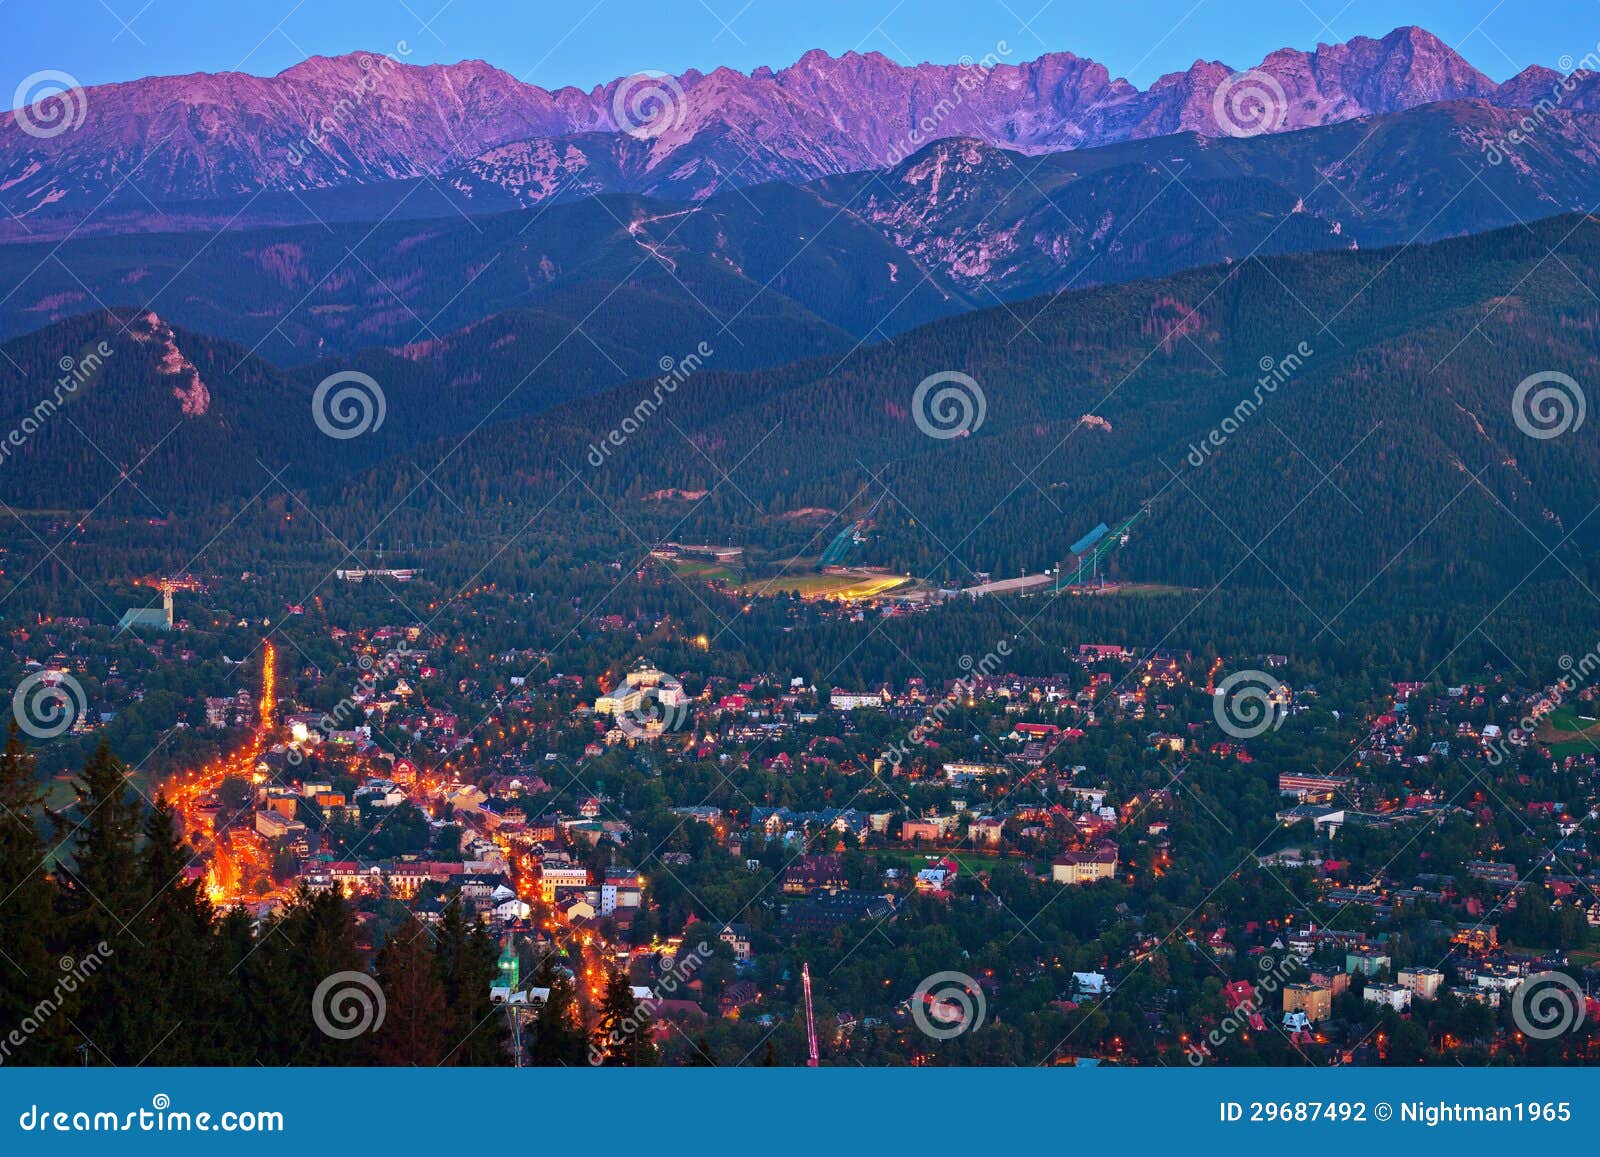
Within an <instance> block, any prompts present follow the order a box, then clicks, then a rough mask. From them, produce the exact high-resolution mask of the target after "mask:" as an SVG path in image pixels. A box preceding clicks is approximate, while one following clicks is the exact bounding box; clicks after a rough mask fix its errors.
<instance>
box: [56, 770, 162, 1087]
mask: <svg viewBox="0 0 1600 1157" xmlns="http://www.w3.org/2000/svg"><path fill="white" fill-rule="evenodd" d="M76 795H77V804H76V806H75V808H74V809H73V812H72V813H71V815H70V817H69V816H54V817H53V819H54V820H55V822H56V824H57V825H58V826H63V825H70V827H69V832H68V840H69V841H70V844H71V850H72V856H71V864H70V865H69V866H67V867H66V868H65V869H64V870H63V871H62V877H63V881H64V885H65V889H64V890H65V897H64V906H65V908H66V913H67V934H68V941H69V945H70V946H69V949H68V952H69V954H70V955H72V956H73V957H74V958H75V959H76V960H78V961H83V960H85V959H89V958H91V957H92V958H96V959H102V960H105V961H107V963H106V965H105V966H104V967H103V968H101V969H100V970H99V972H98V974H97V975H96V976H95V977H94V978H93V980H92V981H91V982H90V983H89V984H88V985H85V986H84V988H83V990H82V991H81V993H80V994H79V995H80V1000H79V1013H78V1015H76V1016H74V1017H73V1018H72V1023H73V1026H74V1027H75V1029H76V1033H75V1034H74V1035H78V1034H81V1035H82V1037H83V1040H82V1042H81V1043H82V1045H83V1046H84V1047H85V1048H86V1055H87V1058H88V1060H89V1063H90V1064H116V1065H137V1064H141V1063H143V1061H144V1059H145V1057H146V1056H148V1055H149V1053H150V1051H151V1050H152V1049H153V1048H154V1047H155V1046H156V1045H157V1044H158V1043H159V1038H158V1037H155V1036H153V1035H152V1034H151V1033H150V1032H149V1028H150V1022H149V1021H148V1020H147V1019H146V1018H145V1015H144V1012H143V1000H144V994H145V991H146V990H147V988H148V987H149V984H148V978H147V977H145V976H143V975H142V974H141V967H140V965H141V961H142V960H144V959H148V956H147V954H146V953H144V952H143V951H141V950H142V949H143V948H144V947H146V946H145V945H144V944H143V942H142V938H141V935H140V928H139V922H140V916H141V914H142V912H143V911H144V909H145V906H146V902H147V900H148V899H149V897H148V894H147V893H146V892H145V890H144V887H143V879H142V877H141V875H140V873H139V870H138V854H137V851H136V848H137V841H138V836H139V812H140V808H139V801H138V797H137V796H135V795H134V794H133V792H132V791H130V790H129V787H128V774H127V769H126V768H125V767H123V765H122V761H121V760H119V759H117V758H116V756H114V755H112V754H111V749H110V748H109V747H107V746H106V745H105V744H104V743H102V744H101V745H100V746H99V747H98V748H97V749H96V750H95V752H94V754H93V755H91V756H90V757H89V759H88V762H86V763H85V764H84V767H83V771H82V772H81V773H79V782H78V784H77V786H76ZM113 956H115V957H117V959H115V960H111V959H110V958H111V957H113Z"/></svg>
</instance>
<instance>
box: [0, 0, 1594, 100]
mask: <svg viewBox="0 0 1600 1157" xmlns="http://www.w3.org/2000/svg"><path fill="white" fill-rule="evenodd" d="M1401 24H1420V25H1422V26H1423V27H1425V28H1428V29H1429V30H1430V31H1432V32H1433V33H1434V34H1436V35H1437V36H1439V37H1441V38H1442V39H1443V40H1445V41H1446V42H1447V43H1449V44H1451V45H1452V46H1454V47H1455V48H1457V50H1458V51H1460V52H1461V53H1462V54H1463V55H1464V56H1465V57H1466V58H1467V59H1468V60H1469V61H1471V62H1472V63H1473V64H1474V65H1476V66H1477V67H1478V68H1480V69H1482V70H1483V71H1484V72H1486V73H1488V74H1489V75H1490V76H1491V77H1493V78H1495V79H1496V80H1501V79H1504V78H1505V77H1507V76H1510V75H1511V74H1512V73H1514V72H1517V71H1519V70H1521V69H1522V68H1524V67H1526V66H1527V65H1529V64H1545V65H1549V66H1550V67H1558V66H1559V64H1560V63H1561V59H1562V57H1564V56H1565V57H1569V58H1572V59H1579V58H1582V57H1583V56H1584V55H1585V54H1586V53H1588V52H1590V51H1592V50H1594V48H1595V45H1596V42H1597V41H1600V3H1597V2H1596V0H1533V2H1530V0H1454V2H1447V0H1348V2H1347V0H1093V2H1086V0H1050V2H1046V0H299V2H297V0H0V99H6V98H9V97H10V94H11V92H12V90H13V89H14V88H15V87H16V85H17V84H18V82H20V81H21V80H22V78H24V77H26V76H28V75H29V74H31V73H34V72H37V71H40V70H43V69H60V70H62V71H64V72H67V73H69V74H71V75H72V76H74V77H76V78H77V79H78V80H79V81H80V82H82V83H83V84H98V83H103V82H106V81H113V80H128V79H132V78H135V77H140V76H148V75H152V74H161V73H184V72H194V71H206V72H213V71H223V70H227V69H240V70H242V71H245V72H252V73H258V74H267V75H270V74H271V73H275V72H278V71H280V70H282V69H284V68H287V67H288V66H289V65H291V64H294V63H295V62H296V61H298V60H301V59H303V58H304V57H305V56H308V55H314V54H335V53H341V52H350V51H354V50H358V49H364V50H368V51H383V52H394V51H395V45H396V44H397V43H398V42H401V41H404V42H405V43H406V44H407V45H408V46H409V48H410V55H409V56H408V57H407V59H409V60H411V61H414V62H417V63H430V62H434V61H457V60H463V59H468V58H473V57H477V58H481V59H484V60H487V61H489V62H490V63H492V64H495V65H497V66H499V67H501V68H503V69H505V70H506V71H507V72H510V73H512V74H514V75H516V76H518V77H521V78H522V79H524V80H527V81H529V82H531V83H534V84H540V85H543V86H545V87H547V88H555V87H559V86H561V85H568V84H571V85H577V86H578V87H581V88H588V87H591V86H592V85H594V84H596V83H599V82H603V81H606V80H609V79H612V78H614V77H617V76H622V75H627V74H629V73H632V72H637V71H640V70H643V69H660V70H662V71H666V72H682V71H683V70H684V69H686V68H690V67H693V68H699V69H702V70H708V69H710V68H713V67H715V66H717V65H719V64H726V65H729V66H731V67H733V68H737V69H739V70H741V71H749V70H750V69H751V68H753V67H756V66H757V65H762V64H770V65H774V66H778V67H781V66H783V65H786V64H789V63H792V62H793V61H794V59H795V58H796V57H798V56H799V55H800V54H801V53H802V52H804V51H805V50H806V49H808V48H824V49H826V50H828V51H829V52H833V53H841V52H846V51H849V50H850V49H857V50H859V51H862V52H867V51H873V50H876V51H878V52H882V53H883V54H884V55H886V56H889V57H892V58H893V59H895V60H898V61H901V62H902V63H915V62H919V61H923V60H934V61H941V62H953V61H955V60H958V59H959V58H961V57H962V56H964V55H965V56H971V57H974V58H980V59H981V58H982V57H983V56H984V55H985V54H987V53H990V52H994V51H995V50H996V45H997V43H998V42H1001V41H1004V42H1005V44H1006V45H1007V46H1008V48H1009V50H1010V51H1009V55H1008V56H1004V57H1003V58H1004V59H1009V60H1013V61H1015V60H1026V59H1031V58H1033V57H1035V56H1038V55H1040V54H1041V53H1043V52H1046V51H1054V50H1060V49H1067V50H1070V51H1072V52H1075V53H1077V54H1079V55H1080V56H1089V57H1093V58H1094V59H1096V60H1098V61H1100V62H1102V63H1103V64H1105V65H1106V66H1107V67H1108V68H1109V69H1110V70H1111V72H1112V74H1113V75H1121V76H1126V77H1128V78H1129V79H1130V80H1132V81H1133V82H1134V83H1136V84H1138V85H1139V86H1140V87H1144V86H1145V85H1148V84H1149V83H1150V81H1151V80H1153V79H1154V78H1155V77H1157V76H1159V75H1160V74H1162V73H1163V72H1171V71H1174V70H1177V69H1182V68H1186V67H1187V66H1188V65H1189V64H1191V63H1192V62H1193V61H1194V60H1195V59H1196V58H1200V57H1204V58H1206V59H1218V60H1222V61H1224V62H1226V63H1228V64H1230V65H1233V66H1235V67H1243V66H1245V65H1249V64H1253V63H1255V62H1256V61H1257V60H1259V59H1260V57H1261V56H1262V55H1263V54H1264V53H1266V52H1267V51H1269V50H1271V49H1273V48H1277V47H1281V46H1285V45H1288V46H1293V47H1299V48H1311V47H1313V46H1314V45H1316V44H1317V43H1318V42H1332V41H1339V40H1347V39H1349V38H1350V37H1352V36H1359V35H1367V36H1381V35H1382V34H1383V33H1385V32H1388V31H1389V30H1390V29H1391V28H1394V27H1396V26H1398V25H1401ZM7 107H9V106H7Z"/></svg>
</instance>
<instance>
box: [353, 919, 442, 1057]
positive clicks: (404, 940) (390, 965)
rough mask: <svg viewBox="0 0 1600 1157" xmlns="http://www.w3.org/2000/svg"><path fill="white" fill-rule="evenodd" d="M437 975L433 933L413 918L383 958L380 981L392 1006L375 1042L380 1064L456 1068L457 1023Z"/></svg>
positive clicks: (398, 931)
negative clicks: (442, 1065)
mask: <svg viewBox="0 0 1600 1157" xmlns="http://www.w3.org/2000/svg"><path fill="white" fill-rule="evenodd" d="M436 969H437V962H436V961H435V959H434V955H433V948H432V946H431V945H430V944H429V942H428V931H427V929H425V928H424V927H423V926H422V925H421V924H420V923H419V922H418V921H417V919H416V917H414V916H413V917H410V918H408V919H407V920H406V922H405V923H404V924H402V925H401V926H400V927H399V928H398V929H396V930H395V933H394V935H392V936H390V937H389V940H388V942H387V943H386V944H385V945H384V946H383V948H382V949H381V950H380V951H379V953H378V962H377V979H378V984H379V987H380V988H381V989H382V991H383V999H384V1002H385V1005H386V1007H385V1011H384V1017H383V1024H382V1025H380V1026H379V1027H378V1030H377V1032H376V1033H374V1034H373V1038H372V1048H373V1058H374V1059H375V1060H376V1061H377V1063H378V1064H381V1065H428V1066H434V1065H439V1064H442V1063H446V1062H451V1063H453V1062H454V1059H455V1046H456V1044H457V1043H458V1042H457V1040H456V1039H455V1037H454V1034H453V1032H452V1029H453V1027H454V1018H453V1017H452V1015H451V1011H450V1008H449V1007H448V1005H447V1004H446V1002H445V990H444V985H443V984H442V983H440V980H439V975H438V972H437V971H436Z"/></svg>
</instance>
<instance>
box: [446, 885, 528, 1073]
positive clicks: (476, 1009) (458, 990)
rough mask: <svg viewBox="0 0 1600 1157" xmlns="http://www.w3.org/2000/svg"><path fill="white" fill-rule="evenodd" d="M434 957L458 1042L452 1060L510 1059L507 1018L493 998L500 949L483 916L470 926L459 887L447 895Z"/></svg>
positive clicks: (469, 1062)
mask: <svg viewBox="0 0 1600 1157" xmlns="http://www.w3.org/2000/svg"><path fill="white" fill-rule="evenodd" d="M434 959H435V961H436V963H437V965H438V972H439V981H440V984H441V985H442V986H443V988H444V994H445V1004H446V1006H447V1007H448V1008H449V1010H450V1014H451V1021H452V1027H451V1040H452V1041H453V1042H456V1048H455V1052H454V1055H453V1057H452V1058H451V1063H453V1064H458V1065H502V1064H505V1063H506V1062H507V1060H508V1059H509V1056H510V1054H509V1052H508V1042H507V1040H506V1024H505V1019H504V1018H503V1017H502V1016H499V1015H496V1009H495V1006H494V1005H492V1004H491V1003H490V1002H489V989H490V987H491V986H492V985H493V984H494V982H495V977H496V972H497V970H498V969H497V960H498V954H497V953H496V952H495V946H494V941H493V940H492V939H490V937H489V933H488V931H487V930H486V929H485V927H484V925H483V924H482V922H480V921H476V920H475V921H472V922H471V926H470V927H469V926H468V922H467V920H466V919H465V917H464V916H463V913H462V900H461V894H460V893H459V892H457V893H455V894H454V895H452V896H451V897H450V899H449V900H448V901H446V903H445V906H444V911H443V913H442V914H441V915H440V918H439V928H438V937H437V940H436V943H435V947H434Z"/></svg>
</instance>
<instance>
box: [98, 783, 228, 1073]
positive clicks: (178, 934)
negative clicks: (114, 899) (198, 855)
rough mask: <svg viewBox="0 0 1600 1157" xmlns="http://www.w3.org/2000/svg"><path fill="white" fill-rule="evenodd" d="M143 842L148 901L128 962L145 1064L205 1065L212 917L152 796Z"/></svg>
mask: <svg viewBox="0 0 1600 1157" xmlns="http://www.w3.org/2000/svg"><path fill="white" fill-rule="evenodd" d="M144 838H145V842H144V847H143V848H142V849H141V850H140V852H139V874H140V877H141V881H142V883H141V891H142V892H143V893H144V894H146V895H148V896H149V897H150V899H149V900H148V901H147V902H146V904H145V907H144V910H143V911H142V912H141V913H140V914H139V918H138V919H137V920H136V921H135V927H136V928H137V930H138V936H139V942H138V943H136V944H134V945H133V946H132V947H131V948H130V950H129V952H130V955H129V957H128V959H129V960H133V961H135V962H136V971H137V973H138V974H139V975H140V976H141V977H142V978H143V986H144V994H145V995H144V1001H143V1008H142V1014H143V1016H144V1019H145V1020H146V1022H147V1024H146V1032H147V1033H148V1034H149V1035H151V1036H153V1037H154V1038H155V1040H156V1043H155V1044H154V1045H153V1046H151V1047H152V1048H153V1049H154V1051H153V1052H151V1053H150V1054H149V1055H148V1057H147V1058H146V1060H145V1062H144V1063H146V1064H162V1065H182V1064H194V1063H202V1062H206V1061H208V1060H209V1059H210V1055H211V1050H210V1048H209V1047H208V1045H209V1028H210V1025H211V1023H212V1021H213V1020H214V1019H215V1017H216V1016H217V1015H218V1012H219V1008H220V1005H221V1004H222V998H221V992H220V991H219V990H218V988H217V984H216V973H215V972H214V971H213V970H212V968H211V967H210V965H211V963H212V961H213V958H214V943H213V938H212V926H213V923H214V920H215V916H214V913H213V911H212V908H211V903H210V901H208V900H207V899H206V898H205V896H204V895H202V894H201V890H200V889H201V882H200V880H198V879H194V880H185V879H184V873H185V869H186V868H187V867H188V866H189V864H190V861H191V860H192V858H193V857H192V856H191V855H190V853H189V849H188V848H187V847H186V846H185V845H184V843H183V841H182V839H180V838H179V836H178V830H177V818H176V816H175V814H174V812H173V810H172V808H171V806H170V805H168V804H167V802H166V800H165V799H161V798H158V799H157V800H156V805H155V807H154V808H153V809H152V810H151V812H150V813H149V815H148V816H146V817H145V824H144ZM122 963H123V964H124V965H126V964H127V961H124V962H122Z"/></svg>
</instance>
